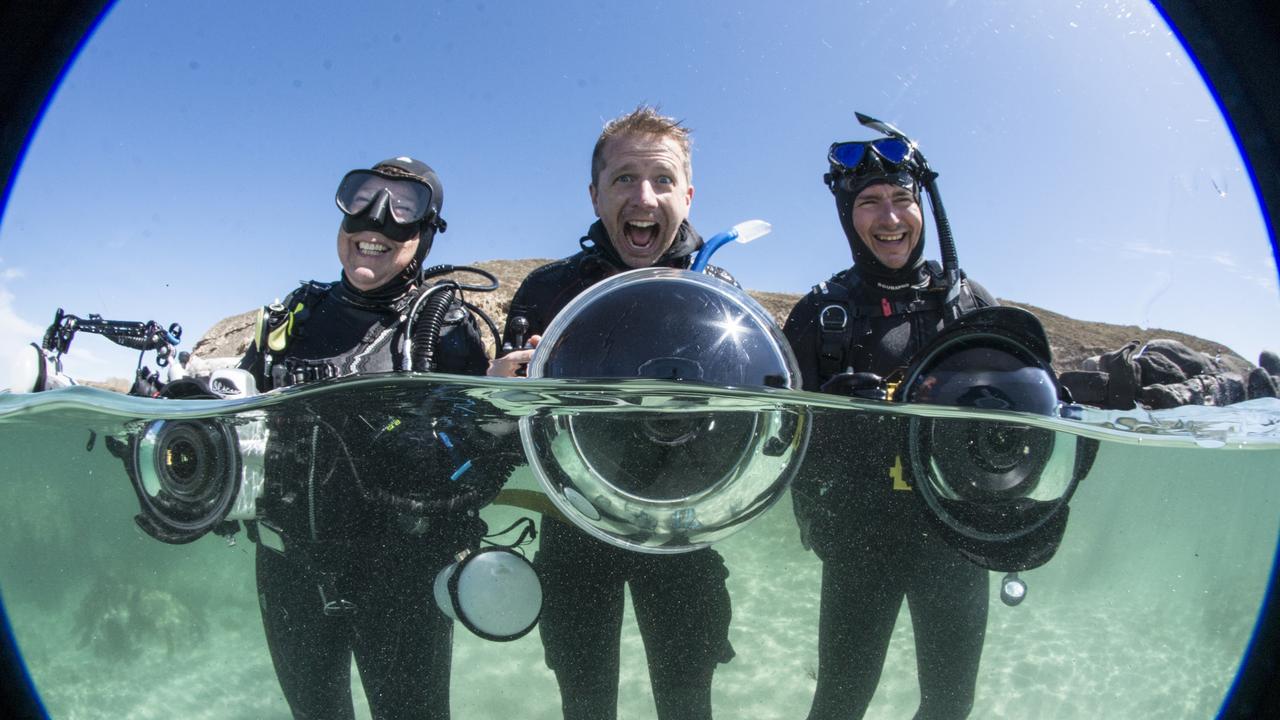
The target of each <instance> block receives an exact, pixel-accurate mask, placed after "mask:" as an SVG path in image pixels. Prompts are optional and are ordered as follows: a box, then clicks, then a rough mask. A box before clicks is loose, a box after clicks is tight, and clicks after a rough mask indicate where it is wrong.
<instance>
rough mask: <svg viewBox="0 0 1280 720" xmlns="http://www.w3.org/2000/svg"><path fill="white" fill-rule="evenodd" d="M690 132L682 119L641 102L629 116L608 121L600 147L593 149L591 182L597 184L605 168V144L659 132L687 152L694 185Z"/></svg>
mask: <svg viewBox="0 0 1280 720" xmlns="http://www.w3.org/2000/svg"><path fill="white" fill-rule="evenodd" d="M689 132H690V130H689V128H687V127H685V126H684V124H683V123H682V122H681V121H680V120H677V119H675V118H672V117H667V116H666V115H663V114H661V113H660V112H658V108H656V107H652V106H649V105H640V106H638V107H636V109H635V110H632V111H631V112H629V113H627V114H626V115H621V116H619V117H616V118H614V119H612V120H610V121H609V122H607V123H605V124H604V129H603V130H601V131H600V137H599V138H598V139H597V140H596V147H595V149H594V150H592V151H591V184H592V185H595V184H596V178H598V177H599V176H600V171H601V170H603V169H604V146H605V143H607V142H609V140H611V139H613V138H615V137H619V136H622V135H655V136H657V137H660V138H670V139H671V140H673V141H675V143H676V146H677V147H679V148H680V153H681V154H682V155H684V179H685V181H686V182H688V183H689V184H693V159H692V157H691V154H690V151H691V149H692V144H693V141H692V139H691V138H690V137H689Z"/></svg>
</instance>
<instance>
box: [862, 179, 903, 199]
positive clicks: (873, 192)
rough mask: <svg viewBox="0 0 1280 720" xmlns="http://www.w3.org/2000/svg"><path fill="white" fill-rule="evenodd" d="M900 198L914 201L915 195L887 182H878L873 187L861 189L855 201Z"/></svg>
mask: <svg viewBox="0 0 1280 720" xmlns="http://www.w3.org/2000/svg"><path fill="white" fill-rule="evenodd" d="M900 197H909V198H911V199H912V200H914V199H915V195H913V194H912V192H911V191H910V190H908V189H906V188H904V187H902V186H901V185H894V184H893V183H887V182H878V183H876V184H874V185H868V186H867V187H865V188H863V189H862V191H861V192H859V193H858V197H857V198H856V199H857V200H865V199H891V198H900Z"/></svg>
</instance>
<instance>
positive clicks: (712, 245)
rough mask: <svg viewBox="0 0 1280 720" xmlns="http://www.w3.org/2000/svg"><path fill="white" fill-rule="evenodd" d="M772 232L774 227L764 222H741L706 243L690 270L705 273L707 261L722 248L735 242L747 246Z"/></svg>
mask: <svg viewBox="0 0 1280 720" xmlns="http://www.w3.org/2000/svg"><path fill="white" fill-rule="evenodd" d="M771 230H773V226H772V225H770V224H769V223H767V222H765V221H763V220H747V221H745V222H740V223H738V224H737V225H734V226H733V227H731V228H729V229H728V230H725V231H724V232H722V233H719V234H717V235H715V236H714V237H712V238H711V239H710V240H707V241H706V242H704V243H703V244H702V249H701V250H699V251H698V255H697V256H696V257H695V258H694V259H693V265H691V266H689V269H690V270H692V271H693V272H703V271H704V270H706V269H707V261H708V260H710V259H711V256H712V254H714V253H715V251H716V250H719V249H720V247H721V246H723V245H725V244H726V243H728V242H730V241H734V240H736V241H737V242H738V243H739V244H741V245H746V244H747V243H749V242H751V241H752V240H755V239H756V238H759V237H764V236H765V235H768V234H769V231H771Z"/></svg>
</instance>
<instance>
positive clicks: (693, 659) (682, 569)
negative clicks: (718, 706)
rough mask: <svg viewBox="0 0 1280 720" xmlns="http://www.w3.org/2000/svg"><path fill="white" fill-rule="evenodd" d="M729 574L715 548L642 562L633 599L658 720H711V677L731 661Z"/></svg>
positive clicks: (633, 586)
mask: <svg viewBox="0 0 1280 720" xmlns="http://www.w3.org/2000/svg"><path fill="white" fill-rule="evenodd" d="M728 577H729V571H728V569H727V568H726V567H725V565H724V558H723V557H721V555H720V553H718V552H716V551H715V550H711V549H707V550H698V551H697V552H692V553H688V554H684V555H647V556H644V557H641V558H638V562H637V569H636V572H635V573H634V574H633V575H632V577H631V599H632V602H633V603H634V605H635V611H636V621H637V622H638V623H639V625H640V636H641V638H642V639H643V640H644V647H645V655H646V656H647V658H648V661H649V681H650V683H651V685H652V687H653V697H654V702H655V704H656V705H657V709H658V720H710V719H711V678H712V674H713V673H714V672H715V668H716V665H718V664H719V663H722V662H728V661H729V659H730V658H732V657H733V647H732V646H731V645H730V644H729V621H730V619H731V617H732V614H733V610H732V606H731V605H730V600H729V590H728V588H727V587H726V586H725V580H726V579H727V578H728Z"/></svg>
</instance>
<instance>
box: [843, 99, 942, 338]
mask: <svg viewBox="0 0 1280 720" xmlns="http://www.w3.org/2000/svg"><path fill="white" fill-rule="evenodd" d="M854 116H855V117H857V118H858V122H859V123H861V124H863V125H864V126H866V127H869V128H871V129H872V130H875V131H877V132H879V133H881V134H884V135H887V136H889V137H891V138H896V139H898V140H901V141H903V142H905V143H907V144H908V145H910V146H911V150H912V153H913V155H914V160H915V163H916V165H917V167H918V168H919V173H918V174H919V176H920V183H921V185H923V186H924V190H925V192H926V193H928V195H929V208H930V209H931V210H932V211H933V224H934V225H935V226H936V227H937V229H938V247H939V248H940V251H941V253H942V271H943V282H944V284H945V285H946V289H947V295H946V299H945V300H944V301H943V305H944V307H946V309H947V310H946V312H947V318H946V319H947V320H948V321H951V320H955V319H956V318H958V317H959V316H960V308H959V307H958V306H957V304H956V299H957V298H958V297H959V295H960V261H959V260H958V259H957V258H956V243H955V239H954V238H953V237H952V235H951V223H950V222H948V221H947V211H946V210H945V209H943V207H942V197H941V196H940V195H939V194H938V183H937V180H938V173H936V172H934V171H933V170H932V169H930V168H929V162H928V161H927V160H925V157H924V154H923V153H921V152H920V147H919V146H918V145H916V143H915V141H913V140H912V139H911V138H909V137H907V136H906V134H904V133H903V132H902V131H901V130H899V129H898V128H896V127H894V126H892V125H890V124H889V123H887V122H884V121H882V120H877V119H875V118H873V117H871V116H870V115H863V114H862V113H860V112H854Z"/></svg>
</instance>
